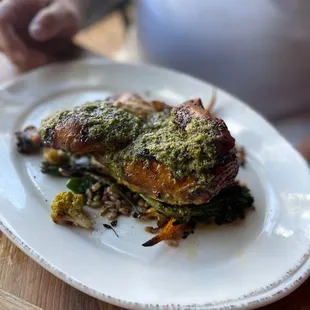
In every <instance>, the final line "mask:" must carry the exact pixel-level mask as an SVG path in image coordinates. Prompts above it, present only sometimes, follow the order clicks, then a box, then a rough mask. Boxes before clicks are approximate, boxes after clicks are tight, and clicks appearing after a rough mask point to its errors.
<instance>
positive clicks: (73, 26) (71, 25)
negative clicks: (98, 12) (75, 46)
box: [29, 2, 79, 41]
mask: <svg viewBox="0 0 310 310" xmlns="http://www.w3.org/2000/svg"><path fill="white" fill-rule="evenodd" d="M78 19H79V18H78V14H77V12H76V11H75V10H74V8H73V7H70V6H68V5H64V4H62V3H61V2H55V3H53V4H52V5H50V6H48V7H47V8H45V9H43V10H41V11H40V12H39V13H38V14H37V15H36V16H35V18H34V19H33V20H32V22H31V24H30V26H29V34H30V36H31V37H32V38H33V39H35V40H38V41H47V40H50V39H52V38H54V37H56V36H62V37H65V36H71V35H73V34H74V33H75V32H76V31H77V29H78Z"/></svg>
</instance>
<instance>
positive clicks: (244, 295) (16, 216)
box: [0, 60, 310, 309]
mask: <svg viewBox="0 0 310 310" xmlns="http://www.w3.org/2000/svg"><path fill="white" fill-rule="evenodd" d="M120 91H134V92H137V93H139V94H141V95H143V96H145V97H146V98H154V99H159V100H164V101H166V102H168V103H171V104H180V103H182V102H183V101H185V100H186V99H188V98H191V97H201V98H202V99H204V100H205V101H207V100H208V98H209V97H210V94H211V87H210V86H209V85H207V84H206V83H203V82H201V81H198V80H196V79H193V78H190V77H188V76H185V75H182V74H179V73H175V72H172V71H167V70H164V69H159V68H154V67H149V66H134V65H129V64H116V63H107V62H104V61H100V60H87V61H79V62H73V63H68V64H61V65H53V66H49V67H45V68H42V69H40V70H37V71H34V72H32V73H30V74H27V75H25V76H22V77H20V78H18V79H17V80H16V81H14V82H13V83H10V84H9V85H6V86H5V87H4V88H3V89H2V91H0V107H1V115H0V146H1V151H0V163H1V169H0V221H1V229H2V230H3V231H4V233H5V234H6V235H7V236H8V237H9V238H10V239H11V240H12V241H13V242H14V243H15V244H16V245H17V246H18V247H20V248H21V249H22V250H23V251H24V252H25V253H26V254H28V255H29V256H31V257H32V258H33V259H34V260H36V261H37V262H38V263H39V264H41V265H42V266H43V267H44V268H46V269H48V270H49V271H50V272H52V273H53V274H55V275H56V276H57V277H59V278H61V279H62V280H64V281H66V282H67V283H69V284H70V285H72V286H74V287H76V288H78V289H80V290H81V291H83V292H85V293H87V294H90V295H92V296H95V297H97V298H99V299H102V300H104V301H107V302H109V303H113V304H117V305H121V306H124V307H128V308H132V309H143V308H148V309H150V308H151V309H153V308H154V309H155V308H156V309H227V308H230V307H235V308H246V307H247V308H254V307H258V306H262V305H264V304H267V303H270V302H272V301H275V300H277V299H279V298H280V297H283V296H285V295H286V294H288V293H289V292H291V291H292V290H293V289H295V288H296V287H297V286H298V285H300V284H301V283H302V282H303V281H304V280H305V278H306V277H307V276H308V273H309V246H310V196H309V189H310V175H309V171H308V167H307V165H306V163H305V162H304V161H303V160H302V159H301V157H300V156H299V155H298V154H297V152H296V151H295V150H293V148H292V147H291V146H290V145H289V144H288V143H287V142H286V141H285V140H284V139H283V138H282V137H281V136H280V135H279V134H278V133H277V132H276V131H275V130H274V129H273V128H272V127H271V126H270V125H268V123H267V122H266V121H265V120H263V119H262V118H261V117H260V116H259V115H257V114H256V113H255V112H253V111H252V110H251V109H249V108H248V107H247V106H245V105H244V104H243V103H241V102H239V101H238V100H237V99H235V98H233V97H231V96H229V95H227V94H226V93H224V92H222V91H219V92H218V101H217V106H216V112H217V114H218V115H219V116H220V117H222V118H224V119H225V121H226V122H227V124H228V127H229V129H230V130H231V132H232V135H233V136H234V137H235V138H236V140H237V142H238V143H239V144H241V145H244V146H245V147H246V150H247V153H248V167H247V168H246V169H242V170H241V171H240V174H239V179H241V180H242V181H245V182H247V184H248V185H249V187H250V188H251V190H252V192H253V194H254V196H255V201H256V211H254V212H250V213H249V214H248V216H247V218H246V220H245V221H243V222H240V223H238V224H234V225H227V226H222V227H210V228H208V229H200V230H199V229H198V230H197V231H196V233H195V234H194V235H192V236H190V237H189V238H188V239H187V240H186V241H184V242H182V243H181V245H180V246H179V247H178V248H171V247H168V246H167V245H166V244H164V243H163V244H159V245H157V246H154V247H152V248H144V247H142V246H141V244H142V243H143V242H144V241H146V240H148V239H149V238H150V235H149V234H148V233H146V232H144V230H143V228H144V226H145V224H143V223H140V222H138V221H137V220H134V219H133V218H122V219H121V220H120V223H119V225H118V226H117V232H118V234H119V236H120V237H119V238H117V237H116V236H115V235H114V234H113V233H112V232H111V231H109V230H105V229H104V228H103V227H102V223H103V222H104V221H105V219H102V218H101V219H98V223H97V226H96V228H97V229H96V231H94V232H93V233H89V232H87V231H84V230H82V229H74V228H68V227H65V226H58V225H55V224H54V223H53V222H52V221H51V220H50V211H49V204H50V202H51V201H52V199H53V197H54V196H55V194H56V193H57V192H59V191H62V190H64V189H65V183H64V181H63V180H60V179H57V178H52V177H49V176H46V175H42V174H41V173H40V168H39V167H40V160H41V159H40V158H39V157H36V156H34V157H30V156H29V157H23V156H20V155H19V154H17V153H16V151H15V139H14V132H15V131H16V130H19V129H21V128H22V127H24V126H26V125H29V124H33V125H38V124H39V122H40V120H41V119H42V118H43V117H45V116H47V115H48V114H50V113H51V112H54V111H56V110H57V109H59V108H63V107H71V106H74V105H79V104H82V103H84V101H86V100H92V99H103V98H105V97H106V96H107V95H108V94H111V93H114V92H120Z"/></svg>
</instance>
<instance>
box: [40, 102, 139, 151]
mask: <svg viewBox="0 0 310 310" xmlns="http://www.w3.org/2000/svg"><path fill="white" fill-rule="evenodd" d="M74 119H76V120H77V122H78V123H79V124H80V125H81V126H82V128H81V130H82V132H83V135H84V136H85V137H86V139H87V140H98V141H100V142H101V143H102V144H104V145H105V146H106V147H107V148H112V149H113V150H115V149H117V148H118V147H123V146H124V145H127V144H129V143H130V142H132V141H133V140H134V139H135V138H136V137H137V136H138V135H139V133H140V129H141V127H142V124H143V121H142V120H141V119H140V118H139V117H137V116H135V115H133V114H131V113H129V112H127V111H125V110H123V109H119V108H117V107H114V106H113V105H112V103H111V102H107V101H95V102H91V103H85V104H84V105H82V106H80V107H77V108H74V109H72V110H64V111H62V112H58V113H57V114H55V115H54V116H52V117H51V118H49V119H47V120H45V121H43V122H42V125H41V129H40V130H41V135H42V139H43V140H46V139H49V136H50V135H51V131H53V130H55V128H56V126H57V125H58V124H63V123H64V122H66V120H68V121H70V122H72V121H73V120H74Z"/></svg>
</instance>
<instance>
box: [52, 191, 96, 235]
mask: <svg viewBox="0 0 310 310" xmlns="http://www.w3.org/2000/svg"><path fill="white" fill-rule="evenodd" d="M84 205H85V198H84V196H83V195H80V194H73V193H71V192H62V193H59V194H58V195H57V196H56V197H55V199H54V201H53V203H52V206H51V208H52V214H51V217H52V220H53V221H54V222H55V223H56V224H60V223H61V222H70V223H72V224H74V225H76V226H81V227H84V228H86V229H90V228H92V226H93V224H92V222H91V220H90V219H89V218H88V216H87V214H86V213H85V212H84V211H83V206H84Z"/></svg>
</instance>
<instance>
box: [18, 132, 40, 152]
mask: <svg viewBox="0 0 310 310" xmlns="http://www.w3.org/2000/svg"><path fill="white" fill-rule="evenodd" d="M16 138H17V144H16V146H17V151H18V152H19V153H22V154H32V153H36V152H38V151H39V150H40V148H41V145H42V144H41V136H40V133H39V131H38V130H37V128H36V127H34V126H28V127H26V128H25V129H24V131H19V132H16Z"/></svg>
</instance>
